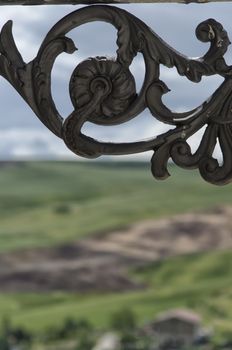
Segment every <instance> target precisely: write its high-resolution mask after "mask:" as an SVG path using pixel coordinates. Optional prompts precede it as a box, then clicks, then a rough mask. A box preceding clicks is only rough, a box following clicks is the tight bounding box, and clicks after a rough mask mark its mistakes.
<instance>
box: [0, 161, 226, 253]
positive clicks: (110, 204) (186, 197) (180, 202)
mask: <svg viewBox="0 0 232 350" xmlns="http://www.w3.org/2000/svg"><path fill="white" fill-rule="evenodd" d="M171 173H172V177H170V179H168V180H166V181H164V182H158V181H156V180H154V179H153V178H152V175H151V173H150V169H149V164H146V163H132V164H130V163H96V162H93V163H92V162H88V163H75V162H73V163H68V162H63V163H62V162H52V163H51V162H31V163H16V164H13V163H12V164H8V165H7V166H3V165H2V166H1V167H0V222H1V225H0V250H1V251H7V250H11V249H17V248H21V247H22V248H25V247H35V246H47V245H52V244H59V243H61V242H67V241H72V240H76V239H78V238H80V237H85V236H87V235H93V234H98V233H101V232H104V231H108V230H111V229H115V228H118V227H122V226H125V225H128V224H130V223H133V222H135V221H139V220H143V219H147V218H159V217H161V216H167V215H170V214H175V213H182V212H186V211H191V210H201V209H205V208H208V207H213V206H217V205H221V204H225V203H232V195H231V194H232V187H231V185H228V186H226V187H216V186H212V185H209V184H206V183H205V182H204V181H203V180H202V179H201V178H200V176H199V174H198V172H192V171H191V172H189V171H184V170H182V169H177V168H174V167H173V168H172V169H171Z"/></svg>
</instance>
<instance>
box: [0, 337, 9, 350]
mask: <svg viewBox="0 0 232 350" xmlns="http://www.w3.org/2000/svg"><path fill="white" fill-rule="evenodd" d="M0 350H10V346H9V343H8V341H7V338H5V337H3V336H0Z"/></svg>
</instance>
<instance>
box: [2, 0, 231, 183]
mask: <svg viewBox="0 0 232 350" xmlns="http://www.w3.org/2000/svg"><path fill="white" fill-rule="evenodd" d="M93 21H103V22H108V23H110V24H112V25H113V26H114V27H115V28H116V29H117V45H118V50H117V52H116V57H115V59H109V58H107V57H93V58H88V59H86V60H84V61H83V62H81V63H80V64H78V65H77V67H76V68H75V70H74V72H73V74H72V76H71V78H70V84H69V91H70V98H71V101H72V104H73V111H72V113H71V114H70V115H69V116H68V117H67V118H66V119H65V120H64V119H63V118H62V116H61V115H60V114H59V112H58V110H57V109H56V106H55V103H54V101H53V98H52V93H51V72H52V68H53V65H54V62H55V60H56V58H57V56H58V55H59V54H61V53H62V52H67V53H69V54H72V53H73V52H74V51H75V50H76V47H75V45H74V43H73V41H72V40H71V39H70V38H68V37H67V36H66V35H67V33H68V32H70V31H71V30H72V29H74V28H76V27H79V26H81V25H83V24H85V23H88V22H93ZM95 35H96V34H95ZM196 36H197V38H198V39H199V40H200V41H202V42H209V43H210V48H209V49H208V51H207V52H206V54H205V55H203V56H202V57H200V58H196V59H193V58H188V57H186V56H184V55H182V54H180V53H179V52H177V51H176V50H175V49H173V48H171V47H170V46H169V45H168V44H166V43H165V42H164V41H163V40H162V39H161V38H160V37H159V36H158V35H157V34H156V33H155V32H154V31H152V30H151V29H150V28H149V27H148V26H147V25H146V24H145V23H144V22H142V21H141V20H139V19H138V18H137V17H135V16H133V15H132V14H130V13H129V12H127V11H125V10H122V9H120V8H117V7H112V6H104V5H97V6H89V7H84V8H82V9H79V10H77V11H75V12H73V13H71V14H69V15H68V16H66V17H64V18H63V19H61V21H59V22H58V23H57V24H56V25H55V26H54V27H53V28H52V29H51V30H50V31H49V33H48V34H47V36H46V38H45V40H44V41H43V43H42V45H41V47H40V49H39V52H38V55H37V57H35V59H33V60H32V61H31V62H29V63H25V62H24V61H23V59H22V57H21V55H20V53H19V51H18V49H17V47H16V45H15V42H14V39H13V35H12V22H11V21H9V22H7V23H6V24H5V26H4V27H3V28H2V30H1V33H0V75H2V76H3V77H4V78H5V79H7V80H8V81H9V83H10V84H11V85H12V86H13V87H14V88H15V89H16V90H17V91H18V93H19V94H20V95H21V96H22V97H23V99H24V100H25V101H26V102H27V103H28V105H29V106H30V107H31V108H32V110H33V111H34V112H35V114H36V115H37V116H38V118H39V119H40V120H41V122H42V123H43V124H44V125H45V126H46V127H47V128H48V129H50V130H51V131H52V132H53V133H54V134H55V135H57V136H58V137H60V138H62V139H63V140H64V142H65V144H66V145H67V147H68V148H69V149H70V150H71V151H72V152H74V153H75V154H77V155H80V156H83V157H87V158H97V157H99V156H101V155H126V154H132V153H140V152H146V151H153V152H154V155H153V157H152V160H151V164H152V173H153V175H154V177H155V178H157V179H166V178H167V177H168V176H169V173H168V170H167V163H168V160H169V159H172V161H173V162H174V163H176V164H177V165H178V166H180V167H183V168H186V169H194V168H198V169H199V171H200V173H201V175H202V177H203V178H204V179H205V180H206V181H208V182H210V183H213V184H216V185H222V184H226V183H228V182H231V180H232V156H231V153H232V67H231V66H228V65H227V64H226V62H225V60H224V54H225V53H226V51H227V48H228V46H229V45H230V40H229V38H228V35H227V32H226V31H225V30H224V28H223V26H222V25H221V24H220V23H218V22H217V21H215V20H213V19H209V20H206V21H204V22H202V23H200V24H199V25H198V27H197V28H196ZM139 52H140V53H141V54H142V55H143V58H144V62H145V67H146V74H145V78H144V82H143V86H142V88H141V90H140V91H136V84H135V79H134V77H133V75H132V73H131V72H130V65H131V63H132V61H133V59H134V57H135V56H136V55H137V54H138V53H139ZM160 65H164V66H166V67H169V68H171V67H175V68H176V69H177V72H178V73H179V74H180V75H181V76H185V77H187V78H188V79H189V80H190V81H193V82H196V83H197V82H200V80H201V78H202V77H203V76H212V75H215V74H218V75H220V76H222V77H224V82H223V83H222V84H221V86H219V88H218V89H217V90H216V91H215V93H214V94H213V95H212V96H210V97H209V98H208V99H207V100H206V101H205V102H204V103H203V104H202V105H200V106H198V107H196V108H195V109H193V110H191V111H189V112H185V113H175V112H172V111H171V110H170V109H168V108H167V107H166V106H165V105H164V103H163V101H162V96H163V95H164V94H166V93H168V92H169V91H170V90H169V88H168V87H167V85H166V84H165V83H164V82H163V81H161V80H160V77H159V76H160V69H159V68H160ZM145 109H148V110H149V111H150V113H151V115H152V116H153V117H154V118H155V119H157V120H159V121H161V122H163V123H166V124H169V125H170V126H172V129H171V130H170V131H168V132H166V133H164V134H161V135H159V136H156V137H154V138H152V139H150V140H146V141H143V140H141V141H140V140H138V141H137V142H128V143H118V144H117V143H110V142H102V141H98V140H95V139H93V138H91V137H89V136H87V135H85V134H83V133H82V127H83V125H84V124H85V123H87V122H90V123H93V124H97V125H102V126H105V127H107V126H110V125H119V124H122V123H124V122H127V121H129V120H131V119H133V118H135V117H137V116H138V115H139V114H140V113H141V112H143V111H144V110H145ZM204 126H206V129H205V132H204V135H203V137H202V140H201V143H200V145H199V147H198V149H197V151H196V152H195V153H194V154H192V152H191V149H190V147H189V145H188V142H187V140H188V138H190V137H191V136H192V135H194V134H195V133H196V132H198V130H200V129H201V128H202V127H204ZM217 140H219V143H220V147H221V151H222V155H223V163H222V164H221V165H220V164H219V163H218V161H217V160H216V159H215V158H214V157H213V152H214V149H215V146H216V142H217Z"/></svg>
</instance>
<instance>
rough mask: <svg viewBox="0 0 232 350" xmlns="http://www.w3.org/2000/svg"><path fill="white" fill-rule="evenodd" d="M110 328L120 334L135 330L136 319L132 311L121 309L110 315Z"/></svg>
mask: <svg viewBox="0 0 232 350" xmlns="http://www.w3.org/2000/svg"><path fill="white" fill-rule="evenodd" d="M111 327H112V328H113V329H115V330H116V331H118V332H120V333H128V332H130V331H132V330H135V328H136V317H135V314H134V312H133V311H132V310H130V309H122V310H120V311H117V312H116V313H114V314H113V315H112V318H111Z"/></svg>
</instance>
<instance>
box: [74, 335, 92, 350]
mask: <svg viewBox="0 0 232 350" xmlns="http://www.w3.org/2000/svg"><path fill="white" fill-rule="evenodd" d="M94 345H95V341H94V339H93V335H92V332H88V331H83V332H81V333H80V334H79V337H78V343H77V346H76V348H75V350H92V349H93V347H94Z"/></svg>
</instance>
